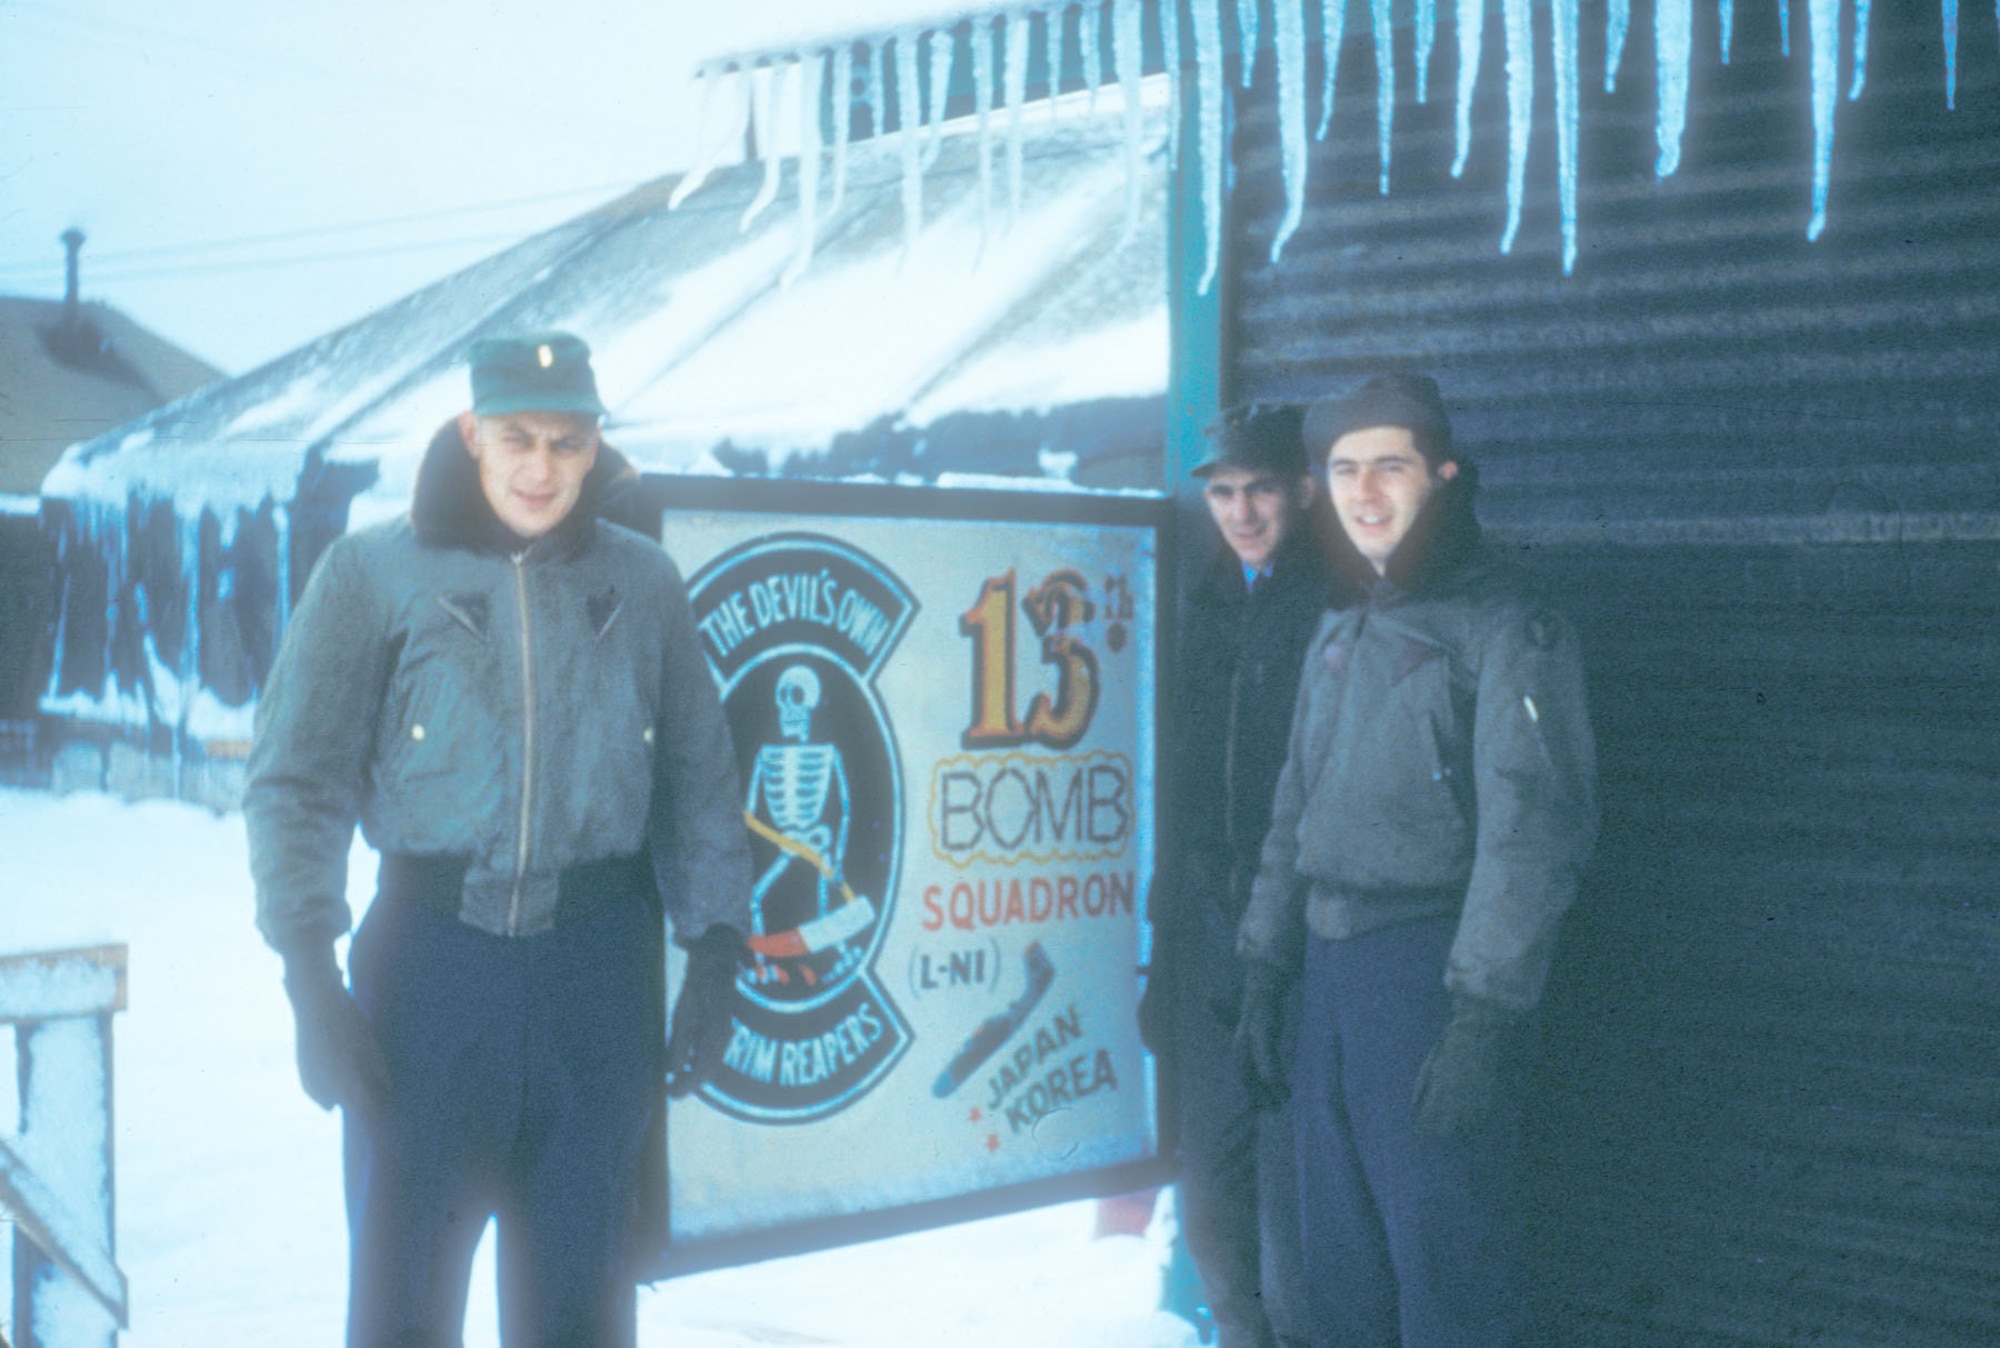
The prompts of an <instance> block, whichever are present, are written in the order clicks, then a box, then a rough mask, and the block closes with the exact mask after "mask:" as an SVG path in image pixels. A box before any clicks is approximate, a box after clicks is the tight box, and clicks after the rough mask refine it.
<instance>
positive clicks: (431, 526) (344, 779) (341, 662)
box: [243, 423, 750, 951]
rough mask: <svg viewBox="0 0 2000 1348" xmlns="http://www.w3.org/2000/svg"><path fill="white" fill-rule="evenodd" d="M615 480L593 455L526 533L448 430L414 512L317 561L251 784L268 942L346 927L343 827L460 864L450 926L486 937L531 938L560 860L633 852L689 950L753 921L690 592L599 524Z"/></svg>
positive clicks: (605, 453) (427, 468)
mask: <svg viewBox="0 0 2000 1348" xmlns="http://www.w3.org/2000/svg"><path fill="white" fill-rule="evenodd" d="M630 476H631V471H630V469H629V468H628V467H627V466H626V465H625V463H624V460H623V459H622V458H620V457H619V456H618V455H617V454H616V453H615V451H612V450H610V449H609V448H608V447H607V448H605V449H603V450H601V451H600V453H599V456H598V462H597V464H596V466H595V467H594V468H593V469H592V470H591V473H590V475H589V476H588V477H587V478H586V479H585V483H584V489H583V495H582V497H581V499H580V501H579V503H578V505H577V507H576V509H575V510H574V511H573V512H572V513H571V515H570V516H569V518H567V519H565V520H564V521H563V522H562V524H560V525H559V526H558V527H557V528H556V529H554V530H552V531H551V532H550V533H548V534H546V535H544V536H543V537H541V538H539V539H536V540H534V541H533V542H532V543H530V544H525V545H524V544H522V543H521V542H520V541H519V540H518V539H515V538H514V537H513V535H511V534H509V533H508V532H507V531H506V530H505V529H504V527H502V526H501V525H500V522H499V521H498V520H497V519H496V518H495V517H494V515H493V512H492V509H491V507H490V506H488V505H487V503H486V498H485V496H484V494H483V493H482V492H481V490H480V487H479V479H478V474H477V469H476V466H475V465H474V463H473V461H472V460H471V458H470V456H468V455H467V453H466V452H465V447H464V442H463V440H462V439H461V438H460V435H459V431H458V428H457V425H456V423H450V424H447V425H446V426H445V427H444V428H443V429H442V430H441V431H439V433H438V435H437V437H436V438H435V439H434V440H433V441H432V443H431V446H430V449H429V451H428V452H427V453H426V455H425V458H424V462H423V465H422V468H421V470H420V471H419V474H418V479H417V489H416V494H415V499H414V501H413V502H412V506H411V510H410V514H409V516H408V517H406V518H403V519H398V520H395V521H392V522H389V523H387V524H383V525H378V526H375V527H372V528H367V529H363V530H360V531H358V532H356V533H353V534H349V535H347V536H345V537H343V538H341V539H339V540H338V541H336V542H335V543H334V544H333V546H332V547H330V548H329V549H328V550H327V552H326V554H325V555H324V556H323V557H322V558H321V559H320V562H319V564H318V566H317V567H316V568H315V570H314V572H313V575H312V579H311V582H310V583H309V584H308V586H307V587H306V592H305V596H304V598H303V599H301V601H300V603H299V607H298V611H297V612H296V613H295V614H294V615H293V618H292V623H291V627H290V629H289V630H288V631H287V633H286V635H285V640H284V643H283V647H282V649H281V650H280V652H279V655H278V659H277V662H276V663H275V665H274V666H273V667H272V670H271V677H270V679H269V681H268V683H267V685H266V687H265V689H264V692H263V695H262V698H261V700H260V701H259V704H258V708H257V722H256V737H255V740H254V742H253V745H252V748H251V754H250V762H249V771H248V779H247V782H246V785H245V790H244V801H243V812H244V818H245V821H246V824H247V826H248V831H249V839H250V862H251V870H252V873H253V875H254V877H255V880H256V887H257V921H258V926H259V929H260V930H261V931H262V932H263V934H264V937H265V939H266V940H267V941H269V942H270V943H271V944H272V945H273V946H275V947H276V948H278V949H279V950H281V951H289V950H292V949H295V948H297V947H299V946H300V945H301V944H302V943H310V942H318V941H326V942H331V941H332V940H333V939H334V938H335V937H336V936H338V935H339V934H340V933H341V932H344V931H345V930H347V928H348V926H349V924H350V922H351V914H350V913H349V911H348V906H347V903H346V900H345V898H344V895H345V892H346V870H347V854H348V849H349V846H350V843H351V840H352V837H353V832H354V827H355V824H356V823H357V821H358V822H359V824H360V826H361V830H362V833H363V835H364V836H365V837H366V838H367V840H368V842H369V843H370V845H372V846H373V847H375V848H376V849H377V850H378V851H380V852H383V853H385V854H386V853H399V854H414V855H418V856H425V857H455V858H460V859H463V860H465V861H466V862H467V863H468V865H467V869H466V872H465V878H464V884H463V889H462V897H461V900H460V905H459V918H460V920H461V921H463V922H465V923H467V924H468V925H471V926H473V927H477V928H479V929H481V930H483V931H487V932H491V933H493V934H495V935H506V936H526V935H532V934H535V933H537V932H541V931H545V930H547V929H548V928H549V927H550V926H551V925H552V924H553V923H554V920H555V910H556V897H557V890H558V884H559V880H560V877H561V875H562V873H563V871H564V870H565V869H566V868H570V867H574V866H577V865H580V864H582V863H587V862H593V861H602V860H606V859H609V858H615V857H622V856H631V855H649V856H650V858H651V861H652V868H653V873H654V876H655V878H656V880H657V882H658V885H659V889H660V894H661V896H662V898H663V900H664V902H665V907H666V911H667V912H668V914H669V915H670V916H671V917H672V919H673V923H674V928H675V931H676V933H677V935H679V936H681V937H682V938H683V939H689V940H691V939H693V938H694V937H695V936H698V935H699V934H700V933H701V932H703V931H705V930H706V929H707V928H708V927H709V926H711V925H713V924H716V923H724V924H727V925H730V926H734V927H736V928H738V929H739V930H742V931H748V930H749V929H750V916H749V911H748V895H749V878H750V877H749V862H750V857H749V848H748V843H747V840H746V836H745V833H744V829H743V820H742V808H743V807H742V802H743V796H742V792H741V790H740V789H739V788H738V785H737V774H736V766H735V755H734V752H733V750H732V748H731V745H730V740H729V730H728V726H727V723H726V722H725V721H724V719H723V715H722V710H721V706H720V703H719V701H718V699H717V696H716V691H715V686H714V683H713V681H712V680H711V678H710V676H709V672H708V668H707V666H706V663H705V662H704V660H703V658H702V654H701V650H700V647H699V646H698V645H697V643H696V636H695V631H694V625H693V621H692V617H691V614H690V611H689V607H688V599H687V592H686V588H685V586H684V585H683V584H682V581H681V577H680V574H679V572H678V571H677V570H676V569H675V567H674V565H673V563H672V562H671V561H670V560H669V559H668V557H667V555H666V553H665V551H663V550H662V549H661V547H660V546H659V544H658V543H656V542H653V541H651V540H649V539H646V538H644V537H641V536H640V535H638V534H635V533H633V532H631V531H629V530H627V529H624V528H621V527H619V526H617V525H614V524H611V523H608V522H606V521H605V520H604V519H603V518H601V516H602V514H603V513H604V511H605V510H606V508H607V505H608V503H609V501H610V499H611V497H612V488H613V486H614V485H615V484H616V483H617V482H618V480H619V479H620V478H621V477H625V478H629V477H630Z"/></svg>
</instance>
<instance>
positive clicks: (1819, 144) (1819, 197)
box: [1806, 0, 1840, 239]
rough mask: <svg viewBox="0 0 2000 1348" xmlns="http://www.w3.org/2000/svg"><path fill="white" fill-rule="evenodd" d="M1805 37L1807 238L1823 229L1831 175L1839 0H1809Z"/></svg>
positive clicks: (1837, 66)
mask: <svg viewBox="0 0 2000 1348" xmlns="http://www.w3.org/2000/svg"><path fill="white" fill-rule="evenodd" d="M1806 37H1807V39H1808V40H1809V41H1810V42H1811V43H1812V110H1813V197H1812V200H1813V204H1812V223H1811V224H1809V225H1807V226H1806V238H1807V239H1817V238H1818V237H1819V235H1820V231H1821V230H1823V229H1825V228H1826V189H1827V183H1828V181H1829V180H1830V179H1831V178H1832V176H1833V109H1834V105H1835V104H1836V103H1837V102H1838V101H1839V97H1840V95H1839V92H1838V90H1839V84H1840V0H1808V3H1807V5H1806Z"/></svg>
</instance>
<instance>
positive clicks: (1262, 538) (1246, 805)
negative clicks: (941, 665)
mask: <svg viewBox="0 0 2000 1348" xmlns="http://www.w3.org/2000/svg"><path fill="white" fill-rule="evenodd" d="M1209 434H1210V436H1211V437H1212V439H1213V449H1212V452H1211V454H1210V456H1209V458H1208V459H1207V461H1205V462H1204V463H1202V464H1201V465H1200V466H1199V467H1197V468H1196V469H1195V470H1194V471H1195V474H1196V476H1198V477H1199V478H1201V479H1202V488H1203V493H1202V494H1203V499H1204V500H1205V501H1206V502H1207V504H1208V508H1209V513H1210V515H1211V517H1212V518H1213V519H1214V520H1215V524H1216V527H1217V529H1218V530H1219V531H1220V532H1221V535H1222V541H1223V544H1224V547H1223V548H1222V549H1221V551H1220V552H1219V553H1218V554H1217V556H1216V558H1215V562H1214V564H1213V565H1212V566H1210V567H1209V569H1208V570H1207V572H1206V573H1205V574H1204V575H1203V577H1202V579H1201V580H1200V582H1199V583H1198V584H1197V585H1196V587H1195V589H1194V591H1193V593H1192V594H1191V595H1190V596H1189V597H1188V602H1187V607H1186V610H1185V614H1184V620H1183V626H1182V629H1181V640H1180V647H1181V660H1180V670H1181V673H1180V699H1179V701H1180V709H1179V718H1178V732H1177V739H1176V743H1177V759H1176V764H1175V778H1176V793H1177V794H1176V803H1175V809H1174V816H1173V817H1174V829H1173V834H1174V842H1175V845H1176V847H1177V848H1178V865H1177V867H1176V872H1177V878H1176V880H1175V882H1174V883H1173V884H1172V885H1171V886H1169V887H1166V888H1165V889H1163V890H1162V891H1161V892H1160V893H1159V894H1158V895H1157V897H1156V900H1155V902H1154V903H1153V904H1152V905H1151V917H1152V919H1153V923H1154V955H1153V966H1152V968H1153V974H1152V979H1151V981H1150V982H1149V984H1148V987H1147V996H1146V1005H1145V1012H1146V1015H1145V1026H1146V1029H1147V1031H1148V1038H1149V1041H1150V1042H1151V1043H1152V1044H1153V1046H1154V1048H1155V1051H1156V1052H1157V1053H1158V1054H1159V1056H1160V1057H1161V1059H1162V1060H1163V1062H1164V1063H1165V1064H1166V1065H1167V1067H1168V1068H1169V1070H1171V1071H1173V1073H1174V1090H1175V1092H1176V1093H1177V1095H1178V1103H1179V1119H1180V1158H1179V1159H1180V1175H1179V1185H1180V1196H1181V1223H1182V1228H1183V1230H1184V1232H1185V1235H1186V1238H1187V1243H1188V1249H1189V1251H1190V1253H1192V1254H1193V1255H1194V1259H1195V1265H1196V1267H1197V1268H1199V1270H1200V1271H1201V1277H1202V1282H1203V1284H1204V1286H1205V1287H1206V1289H1207V1292H1208V1304H1209V1311H1210V1313H1211V1314H1212V1315H1213V1316H1214V1317H1215V1323H1216V1328H1217V1331H1218V1333H1219V1335H1220V1338H1221V1342H1222V1344H1223V1345H1224V1348H1237V1346H1238V1345H1257V1346H1260V1348H1261V1346H1262V1345H1269V1344H1274V1343H1293V1342H1298V1343H1303V1342H1305V1340H1306V1332H1307V1331H1306V1329H1305V1324H1306V1321H1305V1311H1304V1307H1303V1305H1302V1304H1300V1303H1301V1299H1302V1297H1303V1290H1302V1288H1301V1287H1300V1284H1299V1245H1298V1209H1297V1205H1296V1198H1295V1187H1296V1186H1295V1184H1294V1181H1293V1177H1292V1161H1291V1145H1292V1143H1291V1121H1290V1117H1289V1115H1288V1114H1287V1112H1286V1110H1285V1108H1284V1105H1283V1103H1282V1102H1280V1101H1275V1100H1265V1099H1259V1098H1256V1097H1254V1096H1253V1094H1252V1091H1251V1089H1250V1086H1249V1083H1247V1082H1246V1081H1245V1079H1244V1078H1243V1075H1242V1074H1241V1073H1240V1072H1237V1071H1235V1070H1232V1067H1231V1061H1232V1059H1231V1056H1230V1047H1229V1045H1230V1035H1231V1033H1232V1031H1233V1030H1234V1027H1235V1024H1236V1014H1237V1009H1238V1006H1239V1004H1240V1003H1241V1001H1242V995H1243V980H1242V974H1241V969H1240V966H1239V965H1238V962H1237V960H1236V958H1235V942H1236V925H1237V922H1238V920H1239V919H1240V918H1241V917H1242V915H1243V907H1244V904H1245V903H1246V902H1247V901H1248V899H1249V895H1250V881H1251V879H1252V878H1253V877H1254V876H1255V875H1256V870H1257V849H1258V845H1259V844H1260V843H1262V841H1263V839H1264V833H1265V831H1266V829H1267V828H1268V826H1269V823H1270V817H1271V793H1272V788H1273V786H1274V785H1275V784H1276V782H1277V779H1278V769H1279V768H1280V767H1281V766H1282V765H1283V764H1284V761H1285V744H1286V738H1287V731H1288V730H1289V728H1290V725H1291V712H1292V697H1293V693H1294V690H1295V689H1296V688H1297V685H1298V674H1299V661H1300V658H1301V657H1302V655H1303V654H1304V651H1305V643H1306V640H1307V638H1308V637H1309V636H1311V634H1312V631H1313V628H1314V626H1315V625H1316V624H1317V623H1318V621H1319V615H1320V613H1321V611H1322V610H1323V609H1324V608H1325V606H1326V586H1327V579H1326V573H1325V570H1324V568H1323V567H1322V566H1321V564H1320V560H1319V555H1318V552H1317V550H1316V548H1315V545H1314V542H1313V539H1312V537H1311V533H1312V531H1311V529H1310V527H1309V523H1308V521H1309V511H1308V508H1309V506H1310V504H1311V503H1312V501H1313V498H1314V495H1315V493H1316V491H1317V483H1316V481H1315V479H1314V478H1313V476H1312V473H1311V471H1310V470H1309V468H1308V465H1307V462H1306V456H1305V452H1304V451H1303V450H1302V449H1301V448H1300V443H1299V409H1298V408H1296V407H1282V406H1270V407H1252V408H1238V409H1233V410H1232V411H1231V412H1230V413H1229V414H1228V415H1226V416H1225V417H1224V418H1223V419H1222V420H1221V421H1220V422H1218V423H1217V424H1216V425H1215V426H1214V427H1212V428H1211V429H1210V432H1209Z"/></svg>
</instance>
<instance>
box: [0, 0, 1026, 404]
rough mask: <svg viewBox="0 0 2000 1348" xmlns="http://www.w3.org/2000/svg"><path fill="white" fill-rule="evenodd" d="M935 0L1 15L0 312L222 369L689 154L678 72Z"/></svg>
mask: <svg viewBox="0 0 2000 1348" xmlns="http://www.w3.org/2000/svg"><path fill="white" fill-rule="evenodd" d="M986 7H987V6H985V5H976V4H975V5H963V6H953V5H951V4H950V3H949V0H650V3H641V0H579V2H578V3H573V4H554V3H546V2H544V3H535V0H422V2H421V3H416V2H415V0H283V2H282V3H274V2H273V0H174V3H172V4H160V3H158V0H0V294H6V295H25V296H40V297H47V298H51V299H54V298H60V297H61V295H62V288H63V268H62V258H63V254H62V246H61V244H60V243H59V242H58V241H57V236H58V235H60V234H61V233H62V232H63V231H64V230H65V229H68V228H69V227H71V226H73V225H74V226H77V227H79V228H81V229H83V230H84V231H85V232H86V233H87V234H88V235H89V242H88V243H87V244H86V245H85V248H84V253H83V293H84V297H85V298H87V299H94V300H101V301H103V302H105V303H108V304H111V305H113V306H115V307H117V308H119V309H122V310H123V311H125V312H126V313H128V314H130V315H131V316H132V317H133V318H135V319H137V320H138V321H139V322H141V323H143V324H145V325H147V326H148V327H151V328H153V329H154V330H155V331H157V332H159V333H160V334H161V335H162V336H164V337H166V338H167V339H168V340H170V341H173V342H175V343H177V344H178V345H180V346H182V347H185V348H186V349H188V350H189V351H191V352H193V353H194V354H195V355H197V356H200V357H202V358H203V359H205V360H208V361H209V362H211V363H213V364H216V365H218V366H220V367H221V368H223V369H224V370H225V371H226V372H228V373H232V374H235V373H241V372H243V371H245V370H248V369H251V368H253V367H255V366H256V365H259V364H261V363H263V362H264V361H266V360H269V359H272V358H273V357H276V356H279V355H282V354H283V353H284V352H286V351H289V350H291V349H292V348H293V347H296V346H298V345H300V344H302V343H304V342H307V341H310V340H311V339H313V338H314V337H317V336H319V335H320V334H321V333H324V332H327V331H329V330H331V329H332V328H335V327H338V326H340V325H341V324H344V323H346V322H349V321H351V320H352V319H355V318H358V317H360V316H361V315H362V314H365V313H367V312H369V311H370V310H372V309H375V308H377V307H379V306H381V305H383V304H385V303H388V302H389V301H391V300H394V299H396V298H398V297H400V296H402V295H405V294H407V293H409V292H410V291H412V290H415V289H417V288H418V287H420V286H422V285H424V284H426V283H428V282H430V281H432V280H435V279H437V278H438V277H440V276H444V275H447V274H449V273H451V272H453V271H456V270H458V269H459V268H461V267H463V266H465V265H467V264H469V263H471V262H473V261H474V260H476V259H478V258H480V257H483V256H485V255H487V254H489V253H492V252H495V251H498V250H499V249H501V248H503V247H505V246H507V245H508V244H510V243H512V242H514V241H516V240H518V239H520V238H522V237H525V236H526V235H528V234H531V233H533V232H535V231H537V230H539V229H544V228H547V227H548V226H550V225H553V224H555V223H557V222H559V221H561V220H563V219H566V218H568V217H570V216H572V215H576V214H578V213H580V212H582V211H584V210H587V209H589V208H591V207H593V206H595V205H598V204H599V203H601V202H603V201H605V200H608V199H610V198H612V197H614V196H616V195H618V194H620V193H622V192H624V191H625V190H627V189H629V188H631V187H633V186H635V185H637V184H639V183H642V182H645V181H646V180H648V179H650V178H653V177H656V176H658V175H660V174H662V173H668V172H672V171H674V170H677V169H680V168H684V167H686V166H687V164H688V163H689V161H690V160H691V158H692V157H693V153H694V148H693V147H694V143H695V136H696V126H695V122H696V118H697V103H698V100H697V98H696V96H695V86H694V82H693V72H694V69H695V66H696V64H697V63H698V62H699V61H701V60H703V59H705V58H710V57H714V56H717V55H723V54H728V53H734V52H740V51H745V50H761V49H766V48H776V47H784V46H789V45H791V44H793V43H794V42H799V43H803V42H805V41H807V40H809V39H812V38H823V37H826V36H829V35H834V34H846V33H850V32H855V31H865V30H871V29H877V28H880V29H888V28H891V27H893V26H895V25H896V23H897V22H899V21H900V22H909V21H911V20H921V19H925V18H931V17H935V16H936V15H938V14H939V13H940V11H945V12H949V11H950V10H952V9H954V8H962V9H967V10H972V9H983V8H986Z"/></svg>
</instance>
